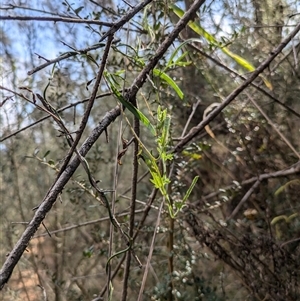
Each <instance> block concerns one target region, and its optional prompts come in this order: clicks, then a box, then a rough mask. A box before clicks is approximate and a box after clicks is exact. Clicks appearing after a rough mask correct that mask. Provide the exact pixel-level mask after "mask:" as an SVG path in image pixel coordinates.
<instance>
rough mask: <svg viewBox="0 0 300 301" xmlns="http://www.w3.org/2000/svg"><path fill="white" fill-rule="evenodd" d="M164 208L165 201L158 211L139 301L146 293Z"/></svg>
mask: <svg viewBox="0 0 300 301" xmlns="http://www.w3.org/2000/svg"><path fill="white" fill-rule="evenodd" d="M163 206H164V201H162V202H161V204H160V207H159V211H158V215H157V219H156V224H155V228H154V231H153V236H152V241H151V245H150V250H149V254H148V256H147V262H146V266H145V271H144V275H143V279H142V283H141V288H140V291H139V295H138V299H137V301H142V298H143V293H144V289H145V285H146V280H147V276H148V271H149V267H150V262H151V259H152V254H153V250H154V243H155V238H156V234H157V228H158V227H159V225H160V216H161V212H162V209H163Z"/></svg>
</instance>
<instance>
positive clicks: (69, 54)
mask: <svg viewBox="0 0 300 301" xmlns="http://www.w3.org/2000/svg"><path fill="white" fill-rule="evenodd" d="M152 1H153V0H145V1H143V2H141V3H140V4H138V5H137V6H136V7H135V8H133V9H132V10H130V11H129V12H128V14H126V15H125V16H123V17H122V18H120V19H119V21H117V22H116V23H114V25H113V26H112V27H111V28H110V29H109V30H108V31H107V32H106V33H105V34H104V35H103V36H102V37H101V39H100V40H99V42H98V43H97V44H96V45H93V46H90V47H88V48H85V49H82V50H78V51H77V52H67V53H65V54H63V55H60V56H59V57H57V58H55V59H53V60H49V62H45V63H44V64H42V65H40V66H37V67H35V68H33V69H32V70H30V71H28V72H27V74H28V75H32V74H34V73H35V72H37V71H40V70H42V69H44V68H45V67H47V66H49V65H52V64H54V63H57V62H60V61H62V60H65V59H67V58H69V57H72V56H75V55H77V54H78V53H87V52H89V51H91V50H96V49H98V48H101V47H103V45H102V44H101V42H102V41H104V40H105V39H106V38H107V37H108V36H112V35H113V34H114V33H115V32H117V30H119V29H120V28H121V27H122V26H123V25H124V24H125V23H127V22H128V21H129V20H130V19H131V18H132V17H133V16H134V15H136V14H137V13H138V12H139V11H140V10H142V9H143V8H144V7H145V6H146V5H148V4H149V3H150V2H152Z"/></svg>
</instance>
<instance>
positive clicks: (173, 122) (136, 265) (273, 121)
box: [0, 0, 300, 301]
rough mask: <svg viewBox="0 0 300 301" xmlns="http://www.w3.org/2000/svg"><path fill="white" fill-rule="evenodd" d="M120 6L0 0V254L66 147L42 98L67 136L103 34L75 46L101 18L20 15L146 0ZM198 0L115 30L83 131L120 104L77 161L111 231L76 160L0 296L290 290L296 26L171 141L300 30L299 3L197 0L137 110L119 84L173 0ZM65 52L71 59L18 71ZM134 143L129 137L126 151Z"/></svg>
mask: <svg viewBox="0 0 300 301" xmlns="http://www.w3.org/2000/svg"><path fill="white" fill-rule="evenodd" d="M129 2H130V3H129ZM129 2H128V1H113V0H110V1H101V0H100V1H92V0H90V1H75V2H74V3H73V2H72V3H71V2H68V1H65V0H64V1H47V0H45V1H32V3H31V4H30V5H29V4H28V3H26V2H23V1H15V2H14V4H4V3H2V4H1V5H0V8H1V15H2V16H8V15H9V16H11V17H12V18H13V17H15V19H14V20H4V21H3V20H2V21H1V28H0V30H1V40H0V41H1V47H0V48H1V61H2V64H1V65H2V66H1V75H2V81H1V114H0V122H1V129H2V131H1V150H0V152H1V160H0V162H1V174H0V176H1V185H0V189H1V210H0V221H1V222H0V227H1V228H0V233H1V235H0V258H1V264H2V263H4V262H5V260H6V256H7V254H8V253H9V252H10V251H11V250H12V248H13V247H14V245H15V244H16V242H17V241H18V239H19V238H20V236H21V234H22V232H23V231H24V229H25V228H26V225H27V223H29V222H30V221H31V219H32V218H33V215H34V211H33V208H35V207H36V206H38V205H39V204H40V203H41V202H42V200H43V199H44V197H45V195H46V194H47V191H48V189H49V188H50V187H51V185H52V183H53V181H54V180H55V177H56V174H57V172H58V170H59V168H60V167H61V166H62V163H63V159H64V157H65V156H66V154H67V152H68V150H69V148H70V146H69V145H68V143H67V139H66V137H65V135H64V134H63V133H62V132H61V130H60V129H59V128H58V127H57V124H56V123H55V121H54V119H53V118H45V117H49V116H48V114H47V113H45V112H43V111H41V110H40V109H39V108H38V106H37V105H41V103H40V102H39V100H38V98H36V99H35V95H36V94H37V93H38V94H40V95H43V96H44V97H45V99H47V101H48V102H49V103H50V104H51V106H52V107H54V108H55V110H56V112H58V113H59V115H60V117H61V119H62V120H63V122H64V125H65V126H66V128H67V129H68V131H69V132H70V133H71V134H72V135H73V136H74V137H75V134H76V131H78V127H79V124H80V122H81V118H82V116H83V114H84V111H85V109H86V106H87V103H88V100H89V97H90V96H91V93H92V90H93V87H94V84H95V77H96V76H97V72H98V70H99V65H100V64H101V62H102V57H103V51H104V48H105V47H104V46H105V43H106V41H103V42H101V43H103V45H102V46H101V45H100V46H99V47H98V48H96V49H94V50H91V51H87V52H84V51H80V50H82V49H86V48H88V47H92V46H93V45H97V43H99V40H100V38H101V36H102V35H103V34H105V32H107V30H109V27H105V26H104V25H95V24H84V23H80V24H79V23H67V22H53V21H47V22H46V21H41V20H30V21H28V20H27V21H24V20H20V19H18V18H17V17H18V16H31V17H38V16H43V17H61V18H63V17H64V18H78V19H81V20H86V19H88V20H98V21H103V22H116V21H117V20H119V19H120V18H121V17H123V16H125V15H126V14H127V13H128V11H129V9H130V5H131V6H132V7H134V6H136V5H137V4H138V3H140V1H129ZM193 2H194V1H191V0H186V1H172V2H170V1H152V2H150V4H149V5H147V6H146V8H144V9H143V10H142V11H140V12H139V13H138V14H136V15H135V16H134V17H132V19H131V20H130V22H127V23H126V24H125V25H124V26H123V27H122V28H121V29H119V30H118V31H117V32H116V33H115V36H114V42H113V44H112V47H111V49H110V53H109V57H108V59H107V62H106V76H105V77H103V79H102V81H101V83H100V86H99V89H98V96H97V98H96V100H95V103H94V106H93V108H92V111H91V114H90V116H89V119H88V121H87V123H86V129H85V131H84V133H83V136H82V138H81V140H80V144H81V143H83V142H84V141H85V139H86V138H87V137H89V136H90V135H91V132H92V130H93V129H94V128H95V127H96V126H97V125H98V124H99V122H100V121H101V120H102V118H103V117H104V116H105V114H106V112H108V111H109V110H111V109H113V108H114V107H116V106H118V105H119V106H121V107H122V108H123V109H124V112H122V113H121V115H120V116H119V117H118V118H117V120H116V121H115V122H114V123H112V124H111V125H110V126H109V127H108V129H107V133H105V134H103V135H102V136H100V138H99V139H98V140H97V141H96V143H95V144H94V145H93V147H92V148H91V150H90V151H89V152H88V154H87V155H86V156H85V159H86V161H87V162H88V166H89V170H90V173H91V174H92V175H93V177H94V178H95V180H96V181H97V184H98V186H99V187H100V188H101V189H103V191H104V192H105V195H106V197H107V199H108V200H109V202H110V204H111V206H112V211H113V212H114V214H115V216H116V219H117V221H118V223H119V224H120V228H119V229H116V228H115V227H114V226H113V225H112V221H111V220H110V218H109V215H108V210H107V208H106V207H105V206H104V204H103V202H102V199H101V198H100V196H99V194H98V192H97V191H96V190H95V189H94V188H93V187H92V185H91V183H90V181H89V177H88V175H87V173H86V170H85V169H84V168H83V167H82V166H80V167H79V168H78V169H77V170H76V172H75V174H74V175H73V176H72V179H71V181H69V182H68V183H67V185H66V186H65V187H64V189H63V191H61V193H60V196H59V198H58V199H57V201H56V203H55V205H54V206H53V207H52V209H51V211H50V212H49V214H48V215H47V216H46V218H45V219H44V223H43V225H41V226H40V228H39V230H38V231H37V233H36V234H35V236H34V237H32V239H31V241H30V243H29V245H28V246H27V249H26V252H24V254H23V256H22V257H21V260H20V261H19V263H18V265H17V266H16V268H15V269H14V272H13V274H12V276H11V278H10V280H9V282H8V283H7V284H6V286H5V287H4V288H3V290H2V292H1V294H2V297H3V300H30V301H35V300H56V301H66V300H78V301H79V300H91V301H92V300H94V301H96V300H142V299H139V298H140V297H139V293H141V294H142V296H143V300H168V301H171V300H195V301H196V300H198V301H200V300H203V301H206V300H209V301H210V300H215V301H217V300H218V301H221V300H222V301H223V300H224V301H225V300H276V301H278V300H291V301H292V300H298V299H299V298H300V297H299V296H300V290H299V287H300V286H299V282H300V275H299V270H300V262H299V256H300V213H299V191H300V182H299V181H300V178H299V175H300V167H299V159H300V139H299V136H300V126H299V125H300V102H299V95H300V64H299V57H300V56H299V53H300V39H299V33H298V35H296V37H295V38H294V39H293V40H292V41H291V42H290V43H289V44H288V45H287V47H286V48H285V49H284V51H283V52H282V53H281V54H280V55H279V56H278V57H276V59H275V60H274V61H273V62H272V63H271V64H270V66H269V68H267V69H266V70H265V71H264V73H263V75H262V76H261V77H258V78H257V79H256V80H255V82H254V84H255V86H253V85H252V86H248V87H247V88H246V89H245V90H244V91H243V92H242V93H240V94H239V95H238V96H237V97H236V98H235V99H234V101H233V102H232V103H231V104H230V105H228V106H227V107H226V108H225V109H224V110H223V111H222V113H221V114H219V116H217V118H215V119H214V120H213V121H212V122H210V124H209V128H208V127H206V128H205V131H202V132H201V133H199V134H198V135H197V136H196V137H195V138H194V139H193V140H192V141H191V142H189V143H188V144H186V145H185V146H184V148H183V150H182V151H180V152H179V153H173V152H172V151H173V149H174V146H175V145H176V144H177V143H178V142H179V141H181V139H182V138H183V136H185V135H186V134H188V132H189V131H190V130H191V129H192V128H193V127H194V126H196V125H197V124H199V123H200V122H201V120H202V119H203V118H205V117H206V116H207V115H208V114H209V112H210V111H211V110H213V108H214V107H216V106H217V105H218V104H219V103H221V102H222V101H223V100H224V99H225V98H226V97H227V96H228V95H229V94H230V93H231V92H232V91H233V90H234V89H235V88H237V87H238V86H239V85H240V84H241V83H242V81H243V80H242V79H241V78H240V77H239V76H238V75H237V74H240V75H243V76H244V77H245V78H247V77H248V76H249V75H250V74H251V72H253V70H252V69H251V67H249V66H250V65H251V66H254V67H258V66H259V65H260V63H261V62H262V61H263V60H265V59H266V58H267V57H268V56H269V55H270V54H271V53H272V51H273V49H274V48H275V47H277V46H278V45H279V44H280V42H281V41H282V40H283V39H284V38H285V37H286V36H287V35H288V34H289V33H290V32H291V31H292V30H293V29H294V28H295V26H296V25H297V24H298V23H299V22H300V6H299V3H298V1H296V0H276V1H258V0H254V1H241V0H239V1H231V0H223V1H205V2H204V4H203V5H202V6H201V8H200V10H199V11H197V12H195V16H194V19H193V20H191V23H189V24H190V26H187V27H186V28H185V29H184V30H183V31H182V32H181V33H180V35H179V37H178V38H177V39H175V40H174V41H173V43H172V45H171V46H170V47H169V48H168V49H167V51H166V52H165V54H164V56H163V57H162V59H160V60H159V62H158V64H157V65H156V67H155V69H154V70H152V71H151V72H150V74H149V75H148V77H147V80H146V82H145V84H144V85H143V87H142V89H140V90H139V92H138V94H137V107H136V108H135V107H134V106H132V107H130V106H129V105H128V104H127V103H126V99H125V96H126V91H127V89H128V88H129V87H130V86H131V85H132V83H133V82H134V80H135V79H136V77H137V76H138V74H139V73H140V72H141V70H142V69H143V68H144V67H145V66H146V65H147V64H148V63H149V61H151V59H152V58H153V57H154V55H155V53H156V51H157V49H159V47H161V45H162V43H163V41H164V40H165V39H166V38H167V37H168V36H169V35H170V33H171V31H172V30H173V29H174V26H175V24H176V23H177V21H178V20H179V18H178V14H179V13H177V14H176V9H174V6H172V5H176V7H177V12H179V11H180V10H182V11H183V12H184V11H186V10H188V8H189V7H190V6H191V4H192V3H193ZM172 7H173V9H172ZM195 29H196V31H195ZM200 33H202V35H201V34H200ZM187 41H189V42H187ZM224 49H225V50H224ZM229 50H230V53H231V54H234V55H229V54H228V53H229ZM69 52H74V55H72V56H70V57H69V58H68V59H65V60H61V61H60V62H58V63H56V64H51V65H49V66H47V67H46V68H42V69H41V70H39V71H37V72H31V73H30V75H28V73H27V72H29V71H32V70H33V69H34V68H36V67H37V66H40V65H42V64H43V63H45V62H47V61H48V60H51V59H54V58H56V57H59V56H61V55H64V54H66V53H69ZM237 56H239V57H240V58H241V59H243V63H241V60H239V59H237ZM247 64H249V65H247ZM226 68H227V69H226ZM229 69H231V71H230V70H229ZM257 87H259V88H260V90H259V89H258V88H257ZM261 89H263V90H264V91H266V93H262V92H261ZM26 99H27V100H26ZM28 100H29V101H28ZM68 106H69V107H68ZM65 107H68V108H65ZM41 119H42V120H41ZM137 120H138V121H139V131H140V134H139V137H137V136H136V134H134V131H136V128H135V126H136V121H137ZM154 131H155V135H154ZM132 141H138V146H139V150H138V154H137V156H136V154H135V153H134V147H133V145H134V142H132ZM80 144H79V145H80ZM134 157H138V165H137V166H136V164H134V163H133V162H134V161H135V159H134ZM291 166H294V169H293V168H292V167H291ZM136 167H138V180H137V181H135V182H134V181H132V177H133V176H132V174H133V170H134V169H135V168H136ZM285 170H291V172H289V173H285ZM135 185H136V189H137V193H136V197H135V213H134V216H132V214H131V213H130V208H132V206H133V205H132V203H131V202H130V200H131V198H132V193H133V191H134V186H135ZM48 231H49V232H50V233H51V236H49V234H48V233H47V232H48ZM124 233H125V234H124ZM133 233H136V237H135V239H134V240H132V238H133ZM128 238H130V239H128ZM131 243H132V245H131ZM121 250H124V252H120V251H121ZM125 250H127V252H125ZM128 250H129V251H128ZM117 252H120V254H119V255H118V256H113V255H114V254H116V253H117ZM125 256H127V259H126V261H124V258H125ZM128 256H131V257H130V258H131V261H130V260H129V261H128ZM125 262H126V264H125ZM128 264H129V266H128ZM107 271H109V272H107ZM110 281H111V282H110ZM126 290H127V293H126ZM102 298H103V299H102Z"/></svg>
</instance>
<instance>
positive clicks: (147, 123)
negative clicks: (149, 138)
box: [104, 71, 156, 136]
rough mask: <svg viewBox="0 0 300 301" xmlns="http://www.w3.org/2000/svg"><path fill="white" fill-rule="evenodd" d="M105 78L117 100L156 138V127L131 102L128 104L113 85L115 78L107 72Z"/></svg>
mask: <svg viewBox="0 0 300 301" xmlns="http://www.w3.org/2000/svg"><path fill="white" fill-rule="evenodd" d="M104 76H105V78H106V80H107V82H108V83H109V86H110V88H111V90H112V91H113V93H114V94H115V96H116V97H117V99H118V100H119V101H120V102H121V104H122V105H124V106H125V107H126V108H127V109H128V110H129V111H130V112H131V113H132V114H133V115H134V116H135V117H137V118H138V119H139V120H140V121H141V122H142V123H143V124H144V125H145V126H146V127H147V128H149V129H150V131H151V133H152V134H153V135H154V136H156V130H155V128H154V126H153V125H152V124H151V122H150V121H149V119H148V118H147V117H146V116H145V115H144V114H143V113H142V112H141V111H140V110H139V109H137V108H136V107H135V106H133V105H132V104H131V103H130V102H128V101H127V100H126V99H125V98H124V97H123V95H122V94H121V93H120V92H119V91H118V89H117V88H116V87H115V85H114V84H113V81H114V79H113V77H112V76H111V75H110V74H109V73H108V72H107V71H105V72H104Z"/></svg>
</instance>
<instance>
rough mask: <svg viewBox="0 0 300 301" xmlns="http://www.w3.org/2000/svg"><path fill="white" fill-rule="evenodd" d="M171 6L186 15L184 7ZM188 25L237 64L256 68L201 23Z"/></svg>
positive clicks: (175, 10) (270, 86)
mask: <svg viewBox="0 0 300 301" xmlns="http://www.w3.org/2000/svg"><path fill="white" fill-rule="evenodd" d="M170 8H171V9H172V10H173V12H174V13H175V14H176V15H177V16H178V17H179V18H181V17H182V16H183V15H184V11H183V10H182V9H180V8H179V7H177V6H176V5H174V4H171V5H170ZM188 26H189V27H190V28H191V29H192V30H194V31H195V32H196V33H197V34H199V35H200V36H202V37H204V38H205V39H206V40H207V41H208V42H209V43H210V44H211V45H213V46H216V47H218V48H219V49H220V50H221V51H223V52H224V53H225V54H226V55H228V56H229V57H231V58H232V59H233V60H235V62H236V63H237V64H239V65H240V66H242V67H244V68H245V69H247V70H248V71H250V72H253V71H254V70H255V67H254V66H253V65H252V64H251V63H250V62H248V61H247V60H245V59H244V58H242V57H241V56H239V55H237V54H235V53H233V52H231V51H230V50H229V49H228V48H227V47H223V46H222V44H221V43H220V42H218V40H217V39H216V38H215V37H214V36H213V35H211V34H210V33H208V32H207V31H206V30H205V29H204V28H202V27H201V26H200V25H199V24H197V23H196V22H193V21H190V22H189V23H188ZM260 77H261V78H262V79H263V81H264V83H265V85H266V86H267V87H268V88H269V89H270V90H272V88H273V87H272V84H271V83H270V82H269V81H268V80H267V79H266V78H265V77H264V76H262V75H260Z"/></svg>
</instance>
